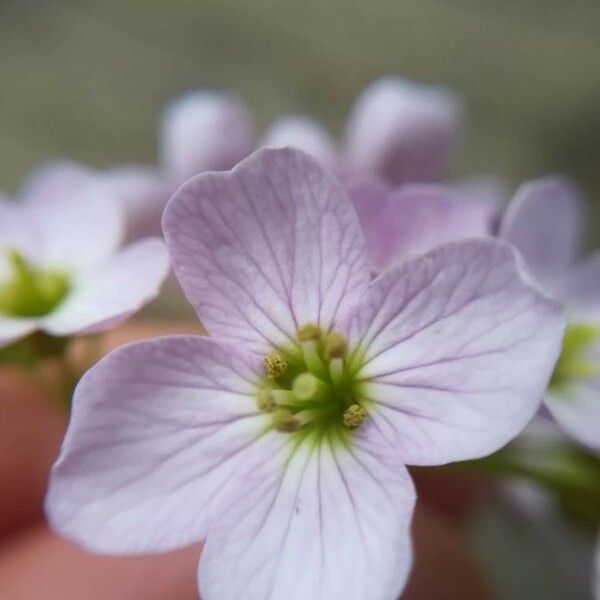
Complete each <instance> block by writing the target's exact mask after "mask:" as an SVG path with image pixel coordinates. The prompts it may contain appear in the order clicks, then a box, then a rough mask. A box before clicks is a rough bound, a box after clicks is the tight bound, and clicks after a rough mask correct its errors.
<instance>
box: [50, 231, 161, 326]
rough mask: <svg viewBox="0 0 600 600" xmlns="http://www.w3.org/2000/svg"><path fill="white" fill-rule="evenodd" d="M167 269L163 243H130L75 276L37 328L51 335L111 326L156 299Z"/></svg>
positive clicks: (151, 240) (152, 240)
mask: <svg viewBox="0 0 600 600" xmlns="http://www.w3.org/2000/svg"><path fill="white" fill-rule="evenodd" d="M168 269H169V259H168V255H167V251H166V248H165V245H164V242H163V241H162V240H159V239H157V238H148V239H145V240H141V241H139V242H136V243H134V244H131V245H130V246H128V247H127V248H125V249H124V250H121V251H120V252H118V253H117V254H115V255H113V256H111V257H110V258H109V259H107V260H106V261H104V262H102V263H100V264H99V265H97V266H94V267H92V268H90V269H86V270H84V271H82V272H80V273H76V274H75V276H74V281H73V283H72V285H73V289H72V290H71V291H70V292H69V294H68V295H67V297H66V298H65V300H64V301H63V302H62V304H60V306H59V307H58V308H57V309H56V310H55V311H54V312H52V313H50V314H49V315H47V316H45V317H43V318H42V319H41V320H40V325H41V327H42V329H44V331H47V332H48V333H51V334H53V335H69V334H72V333H93V332H96V331H103V330H105V329H109V328H111V327H114V326H116V325H117V324H119V323H121V322H122V321H124V320H125V319H126V318H127V317H129V316H130V315H131V314H133V313H134V312H136V311H138V310H139V309H140V308H141V307H142V306H144V304H146V303H148V302H149V301H150V300H152V299H153V298H154V297H156V295H157V294H158V291H159V289H160V286H161V284H162V283H163V281H164V279H165V277H166V276H167V272H168Z"/></svg>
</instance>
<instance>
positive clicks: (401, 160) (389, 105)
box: [346, 77, 462, 184]
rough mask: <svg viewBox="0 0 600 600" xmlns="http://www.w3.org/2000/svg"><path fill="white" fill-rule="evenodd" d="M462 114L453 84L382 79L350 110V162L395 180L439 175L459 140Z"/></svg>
mask: <svg viewBox="0 0 600 600" xmlns="http://www.w3.org/2000/svg"><path fill="white" fill-rule="evenodd" d="M461 115H462V104H461V101H460V100H459V98H458V97H457V96H456V95H455V94H454V93H453V92H451V91H450V90H448V89H445V88H440V87H433V86H426V85H419V84H416V83H413V82H410V81H407V80H405V79H401V78H399V77H386V78H383V79H379V80H377V81H375V82H374V83H372V84H371V85H370V86H369V87H367V88H366V90H365V91H364V92H363V93H362V94H361V96H360V97H359V99H358V100H357V102H356V104H355V106H354V109H353V111H352V113H351V115H350V118H349V123H348V132H347V150H346V151H347V157H346V158H347V168H348V169H349V170H350V171H351V172H359V173H365V174H373V175H377V176H380V177H383V178H385V179H387V180H388V181H390V182H391V183H394V184H398V183H406V182H411V181H415V182H423V181H433V180H436V179H438V178H439V177H441V176H442V175H443V173H444V171H445V169H446V166H447V163H448V159H449V154H450V151H451V150H452V148H453V147H454V145H455V143H456V141H457V138H458V135H459V132H460V125H461Z"/></svg>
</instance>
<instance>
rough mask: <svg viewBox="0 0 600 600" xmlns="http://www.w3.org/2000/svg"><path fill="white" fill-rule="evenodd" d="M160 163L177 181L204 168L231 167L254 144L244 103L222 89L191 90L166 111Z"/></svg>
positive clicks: (211, 169)
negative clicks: (219, 90)
mask: <svg viewBox="0 0 600 600" xmlns="http://www.w3.org/2000/svg"><path fill="white" fill-rule="evenodd" d="M161 145H162V157H163V164H164V166H165V169H166V171H167V176H168V177H169V178H170V180H171V181H172V182H173V183H175V184H179V183H181V182H183V181H185V180H186V179H189V178H190V177H192V176H194V175H197V174H198V173H202V172H203V171H221V170H225V169H231V168H232V167H233V166H234V165H235V164H236V163H238V162H239V161H240V160H241V159H242V158H244V157H245V156H247V155H248V154H249V153H250V152H251V151H252V149H253V148H254V147H255V145H256V140H255V137H254V125H253V122H252V118H251V116H250V114H249V112H248V109H247V108H246V106H245V105H244V104H243V103H242V102H241V101H240V100H239V99H238V98H237V97H236V96H234V95H232V94H228V93H225V92H216V91H199V92H190V93H188V94H186V95H184V96H182V97H181V98H179V99H178V100H176V101H175V102H173V103H172V104H171V105H170V106H169V107H168V108H167V110H166V111H165V115H164V119H163V127H162V144H161Z"/></svg>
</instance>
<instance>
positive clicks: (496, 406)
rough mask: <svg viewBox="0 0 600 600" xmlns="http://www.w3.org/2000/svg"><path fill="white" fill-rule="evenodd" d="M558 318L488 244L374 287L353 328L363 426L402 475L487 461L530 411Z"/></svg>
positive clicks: (556, 338) (408, 267) (543, 382)
mask: <svg viewBox="0 0 600 600" xmlns="http://www.w3.org/2000/svg"><path fill="white" fill-rule="evenodd" d="M564 326H565V324H564V317H563V315H562V312H561V311H560V308H559V307H558V305H556V304H555V303H553V302H551V301H549V300H547V299H546V298H545V297H543V296H542V295H540V294H539V293H537V292H536V291H535V290H534V289H533V288H531V287H529V286H528V285H526V284H525V283H524V281H523V279H522V278H521V275H520V272H519V267H518V263H517V260H516V257H515V254H514V252H513V251H512V250H511V248H510V247H509V246H507V245H504V244H501V243H498V242H495V241H483V240H482V241H467V242H457V243H454V244H448V245H446V246H442V247H440V248H439V249H437V250H434V251H432V252H431V253H429V254H427V255H424V256H422V257H420V258H417V259H414V260H411V261H408V262H406V263H403V264H402V265H399V266H397V267H395V268H394V269H391V270H390V271H387V272H386V273H384V274H383V275H381V276H380V277H379V278H378V279H376V280H375V281H374V282H373V283H372V284H371V286H370V289H369V291H368V293H367V295H366V297H365V298H364V301H363V302H362V305H361V306H360V307H359V308H358V309H357V311H356V313H355V315H354V316H353V318H352V320H351V322H350V327H349V332H350V333H349V335H350V339H351V340H353V342H354V343H355V344H359V348H360V350H359V352H360V353H361V354H362V353H364V358H363V359H361V364H363V365H364V366H363V367H362V368H361V370H360V375H359V377H360V379H361V380H362V381H364V389H363V393H364V394H365V395H366V396H367V397H368V398H370V399H371V400H373V402H374V403H375V405H374V410H373V415H372V418H373V419H374V421H375V422H376V423H377V424H378V426H379V428H380V430H381V433H382V435H385V436H386V437H389V438H390V439H395V440H396V443H397V445H398V451H399V452H400V456H401V458H402V459H403V460H404V462H405V463H406V464H416V465H434V464H442V463H447V462H451V461H457V460H466V459H471V458H477V457H480V456H484V455H486V454H489V453H491V452H493V451H495V450H497V449H498V448H500V447H501V446H503V445H504V444H506V443H507V442H508V441H509V440H510V439H511V438H513V437H514V436H516V435H517V434H518V433H519V432H520V431H521V429H523V427H525V425H526V424H527V422H528V421H529V420H530V419H531V417H532V416H533V415H534V413H535V412H536V410H537V409H538V407H539V405H540V402H541V399H542V396H543V394H544V391H545V389H546V386H547V384H548V380H549V378H550V375H551V373H552V370H553V367H554V364H555V362H556V359H557V358H558V355H559V352H560V347H561V340H562V335H563V331H564Z"/></svg>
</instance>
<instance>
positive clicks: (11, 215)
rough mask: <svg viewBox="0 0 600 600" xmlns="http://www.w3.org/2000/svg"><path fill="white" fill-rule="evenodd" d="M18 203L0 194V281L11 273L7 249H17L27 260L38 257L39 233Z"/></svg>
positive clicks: (37, 258) (35, 259) (35, 260)
mask: <svg viewBox="0 0 600 600" xmlns="http://www.w3.org/2000/svg"><path fill="white" fill-rule="evenodd" d="M36 234H37V230H36V227H35V226H34V225H33V224H32V223H31V221H30V220H29V219H28V218H27V212H26V211H25V210H23V207H22V206H21V204H20V203H18V202H14V201H12V200H9V199H8V198H7V197H5V196H2V195H0V282H1V281H3V280H4V279H5V278H7V277H9V276H10V275H11V274H12V268H11V266H10V262H9V260H8V253H7V250H9V249H11V248H14V249H17V250H19V252H20V253H21V254H23V255H24V257H25V258H26V259H27V260H30V261H33V262H37V261H38V260H39V258H40V247H39V246H40V245H39V235H36Z"/></svg>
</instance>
